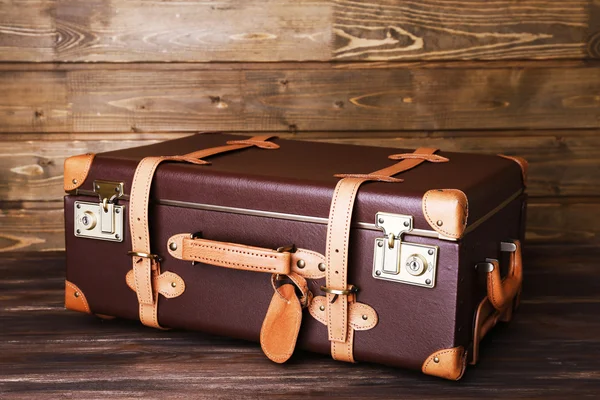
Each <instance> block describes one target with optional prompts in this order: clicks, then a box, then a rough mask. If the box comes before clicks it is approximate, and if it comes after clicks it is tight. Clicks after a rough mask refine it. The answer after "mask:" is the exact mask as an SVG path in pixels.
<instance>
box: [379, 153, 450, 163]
mask: <svg viewBox="0 0 600 400" xmlns="http://www.w3.org/2000/svg"><path fill="white" fill-rule="evenodd" d="M388 158H389V159H390V160H410V159H416V160H425V161H429V162H433V163H442V162H448V161H450V160H449V159H448V158H446V157H442V156H440V155H439V154H424V153H402V154H392V155H391V156H389V157H388Z"/></svg>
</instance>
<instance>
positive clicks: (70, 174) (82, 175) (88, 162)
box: [64, 153, 95, 192]
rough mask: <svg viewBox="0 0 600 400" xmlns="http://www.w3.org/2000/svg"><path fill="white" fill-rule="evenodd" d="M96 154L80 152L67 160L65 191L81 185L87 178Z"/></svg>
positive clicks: (65, 166)
mask: <svg viewBox="0 0 600 400" xmlns="http://www.w3.org/2000/svg"><path fill="white" fill-rule="evenodd" d="M94 157H95V154H93V153H87V154H80V155H78V156H73V157H69V158H67V159H66V160H65V165H64V189H65V192H70V191H71V190H75V189H77V188H78V187H80V186H81V185H83V182H84V181H85V179H86V178H87V175H88V173H89V172H90V168H91V166H92V161H93V160H94Z"/></svg>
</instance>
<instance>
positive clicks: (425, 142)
mask: <svg viewBox="0 0 600 400" xmlns="http://www.w3.org/2000/svg"><path fill="white" fill-rule="evenodd" d="M599 57H600V2H599V1H598V0H570V1H564V0H560V1H559V0H494V1H486V0H418V1H417V0H384V1H374V0H368V1H359V0H337V1H336V0H262V1H259V0H248V1H241V0H238V1H235V0H222V1H204V2H198V1H193V0H178V1H158V0H128V1H125V0H121V1H118V0H0V209H1V213H0V251H8V250H54V249H62V248H63V246H64V241H63V237H62V236H63V222H62V202H61V197H62V195H63V193H62V181H61V179H62V177H61V175H62V163H63V160H64V159H65V158H66V157H68V156H70V155H72V154H77V153H82V152H88V151H91V152H100V151H105V150H109V149H116V148H122V147H128V146H137V145H142V144H147V143H152V142H156V141H160V140H166V139H170V138H176V137H180V136H183V135H186V134H190V133H192V132H195V131H202V130H222V131H232V132H243V133H248V134H250V133H253V132H256V131H272V132H277V133H278V134H280V135H281V136H282V137H286V138H294V139H299V140H304V139H307V140H323V141H330V142H341V143H357V144H371V145H376V146H392V147H408V148H414V147H417V146H436V147H437V146H439V147H440V148H443V149H446V150H464V151H473V152H485V153H506V154H516V155H521V156H524V157H526V158H527V159H529V161H530V163H531V168H530V171H531V173H530V186H529V189H528V190H529V194H530V195H531V205H530V207H529V217H528V232H527V235H528V238H529V239H530V240H531V241H544V242H548V241H561V242H574V243H585V244H596V245H597V244H598V243H599V241H600V136H599V133H600V68H598V67H599V65H600V64H599V63H598V61H597V60H598V58H599Z"/></svg>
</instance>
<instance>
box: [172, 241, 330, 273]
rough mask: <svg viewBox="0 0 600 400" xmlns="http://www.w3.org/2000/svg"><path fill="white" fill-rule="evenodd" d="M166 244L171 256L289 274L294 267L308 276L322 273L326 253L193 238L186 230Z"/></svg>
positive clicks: (295, 270) (236, 267) (228, 266)
mask: <svg viewBox="0 0 600 400" xmlns="http://www.w3.org/2000/svg"><path fill="white" fill-rule="evenodd" d="M167 248H168V250H169V254H170V255H171V256H173V257H175V258H177V259H179V260H184V261H198V262H202V263H205V264H211V265H216V266H220V267H225V268H234V269H242V270H250V271H257V272H269V273H274V274H284V275H289V274H290V272H292V271H293V272H295V273H296V274H298V275H300V276H302V277H304V278H310V279H319V278H323V277H324V276H325V273H324V272H322V271H321V269H319V268H322V266H323V265H324V263H325V256H323V255H321V254H319V253H317V252H315V251H311V250H306V249H296V251H294V252H287V251H285V252H281V251H276V250H272V249H266V248H262V247H252V246H244V245H241V244H235V243H227V242H218V241H214V240H208V239H204V238H192V235H191V234H189V233H179V234H177V235H173V236H171V237H170V238H169V240H168V244H167ZM322 269H324V268H322Z"/></svg>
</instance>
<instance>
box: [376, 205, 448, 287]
mask: <svg viewBox="0 0 600 400" xmlns="http://www.w3.org/2000/svg"><path fill="white" fill-rule="evenodd" d="M375 225H376V226H377V227H378V228H380V229H381V230H382V231H383V234H384V237H382V238H376V239H375V253H374V257H373V277H374V278H376V279H384V280H388V281H394V282H402V283H406V284H409V285H416V286H423V287H427V288H433V287H434V286H435V275H436V270H437V255H438V247H437V246H431V245H424V244H415V243H406V242H403V241H402V235H403V234H405V233H407V232H410V231H412V229H413V218H412V217H411V216H408V215H400V214H391V213H384V212H379V213H377V215H376V216H375Z"/></svg>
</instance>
